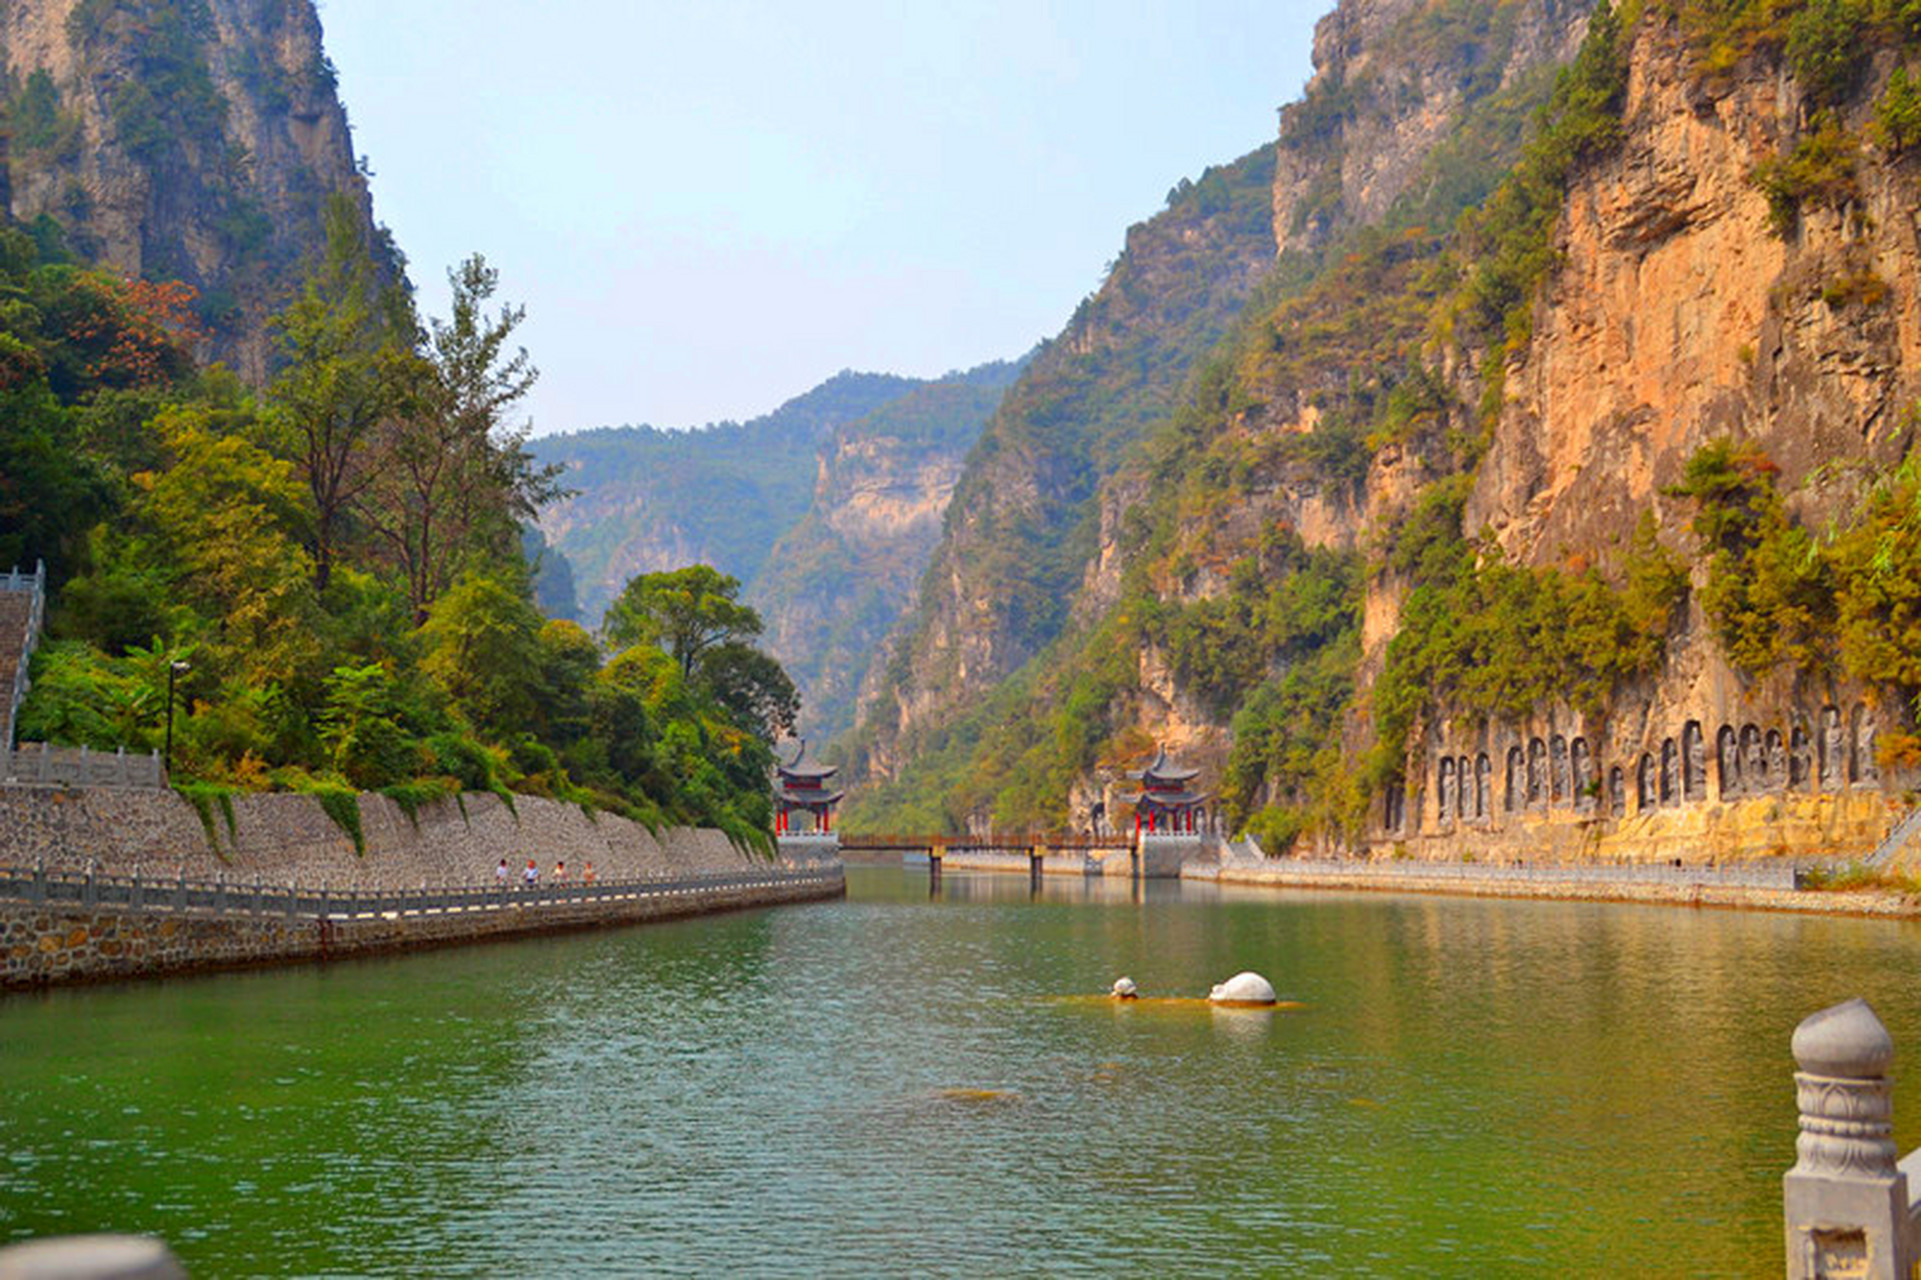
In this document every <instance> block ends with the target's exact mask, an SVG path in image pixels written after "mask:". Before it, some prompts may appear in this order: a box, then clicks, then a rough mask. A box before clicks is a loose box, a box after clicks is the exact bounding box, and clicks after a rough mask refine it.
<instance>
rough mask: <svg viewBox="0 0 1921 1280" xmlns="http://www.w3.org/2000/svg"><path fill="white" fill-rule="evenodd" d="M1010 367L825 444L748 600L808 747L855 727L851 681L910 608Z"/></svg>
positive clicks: (895, 406) (911, 397)
mask: <svg viewBox="0 0 1921 1280" xmlns="http://www.w3.org/2000/svg"><path fill="white" fill-rule="evenodd" d="M1017 367H1018V366H1015V365H1012V364H1006V365H993V366H988V367H987V368H985V369H983V370H977V371H975V372H974V373H973V374H970V375H967V376H965V377H961V378H952V379H947V380H944V381H941V382H936V383H932V384H930V385H928V386H925V387H920V388H916V389H915V390H914V391H911V392H909V393H907V394H906V395H904V396H902V397H901V398H900V399H898V400H896V401H894V402H892V403H890V404H888V405H886V406H884V407H883V408H881V409H879V410H876V411H875V412H874V413H872V414H869V415H868V416H866V417H865V418H862V419H860V420H859V421H857V422H853V423H849V424H847V425H846V426H843V427H841V428H839V429H838V430H836V431H835V432H834V434H833V435H832V436H831V437H830V438H829V439H828V440H827V441H826V442H824V444H823V445H822V448H821V451H820V458H819V468H818V474H817V477H816V480H815V483H814V498H813V504H812V505H811V506H810V507H809V508H808V510H807V513H806V514H805V515H804V516H802V517H801V520H800V522H799V523H798V524H796V525H795V526H794V527H793V528H792V529H790V530H788V531H787V532H786V533H785V534H783V535H782V536H781V538H780V540H779V541H778V542H776V543H775V544H774V547H773V550H772V552H771V553H770V554H769V556H768V560H767V568H766V570H765V572H763V573H762V574H761V575H760V577H759V578H758V579H756V581H755V583H754V586H753V589H752V591H751V592H750V599H751V600H752V601H753V603H754V605H755V606H756V607H757V608H758V609H760V611H761V614H762V616H763V617H764V618H766V620H767V626H768V633H767V639H768V647H769V649H770V651H771V652H772V653H773V654H774V656H775V657H777V658H779V659H780V661H781V664H782V665H783V666H785V667H786V668H787V671H788V673H789V674H790V675H792V676H793V677H794V680H795V682H796V683H797V684H798V685H799V686H800V687H801V688H802V689H803V690H805V691H806V693H805V699H804V704H803V706H802V711H801V729H802V731H803V732H804V733H806V734H807V736H808V737H810V738H812V739H814V740H815V741H819V742H825V741H827V740H829V739H831V738H833V737H834V736H835V735H837V734H839V733H841V732H844V731H845V730H846V729H847V728H848V727H849V725H850V724H851V723H852V720H853V713H854V701H855V695H856V693H857V691H858V685H859V681H860V680H861V678H862V676H863V675H864V674H865V673H866V672H867V670H868V669H869V667H870V666H871V664H872V663H873V660H874V655H875V654H876V653H877V652H878V651H879V648H880V645H881V642H882V640H883V639H884V638H885V637H886V635H887V632H888V631H889V629H890V628H891V627H892V626H893V625H894V624H895V623H896V622H897V621H898V620H899V619H900V617H901V615H902V613H903V612H905V611H906V610H907V608H908V606H909V605H910V604H911V603H912V602H913V595H914V588H915V586H916V584H917V583H918V582H919V581H920V577H921V574H922V573H923V572H924V571H925V570H926V568H927V564H928V561H929V559H930V558H931V557H932V555H933V553H934V549H935V547H936V546H937V545H938V544H939V542H940V536H941V519H942V516H943V515H944V514H945V513H946V511H947V508H948V504H949V501H950V500H951V499H952V497H953V494H954V487H955V485H956V483H957V482H958V481H959V480H960V474H961V466H962V461H963V459H964V458H965V457H966V455H967V449H968V448H969V447H971V446H972V444H973V442H974V439H975V438H976V437H977V436H978V435H979V432H980V428H981V426H982V424H984V423H985V422H986V421H987V419H988V417H989V416H990V415H991V414H992V413H993V411H994V407H995V406H996V405H997V404H998V403H999V402H1000V398H1001V395H1002V393H1003V392H1004V391H1005V389H1006V384H1007V383H1008V382H1009V381H1011V380H1012V378H1013V376H1014V373H1015V370H1016V369H1017Z"/></svg>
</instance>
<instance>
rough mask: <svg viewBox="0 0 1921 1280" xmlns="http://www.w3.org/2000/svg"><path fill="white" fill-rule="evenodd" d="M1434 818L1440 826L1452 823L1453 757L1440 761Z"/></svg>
mask: <svg viewBox="0 0 1921 1280" xmlns="http://www.w3.org/2000/svg"><path fill="white" fill-rule="evenodd" d="M1436 782H1437V784H1438V785H1437V786H1436V788H1435V793H1436V794H1435V799H1434V804H1435V812H1434V816H1435V818H1436V819H1437V820H1439V822H1440V824H1441V825H1442V826H1446V825H1447V824H1448V823H1450V822H1452V821H1454V757H1453V756H1446V757H1443V758H1442V760H1441V770H1440V776H1439V777H1438V778H1437V779H1436Z"/></svg>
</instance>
